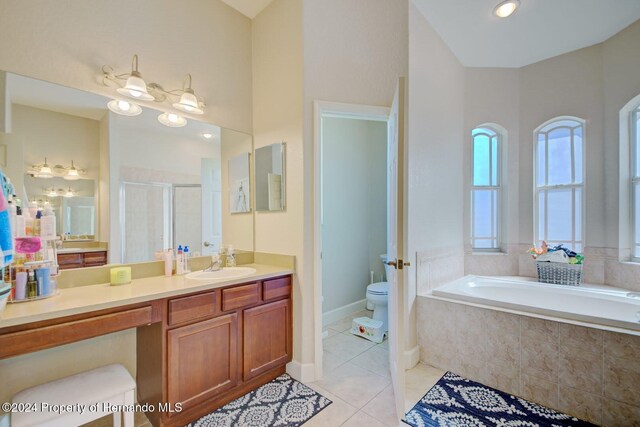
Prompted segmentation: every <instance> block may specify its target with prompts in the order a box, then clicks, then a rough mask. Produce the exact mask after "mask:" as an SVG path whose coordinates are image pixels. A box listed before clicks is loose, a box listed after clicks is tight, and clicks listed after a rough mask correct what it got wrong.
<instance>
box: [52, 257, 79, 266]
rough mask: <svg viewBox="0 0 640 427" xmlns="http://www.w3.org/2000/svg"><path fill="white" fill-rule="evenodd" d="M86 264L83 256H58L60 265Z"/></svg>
mask: <svg viewBox="0 0 640 427" xmlns="http://www.w3.org/2000/svg"><path fill="white" fill-rule="evenodd" d="M83 262H84V260H83V258H82V254H58V264H60V265H61V266H62V265H68V264H80V266H82V263H83Z"/></svg>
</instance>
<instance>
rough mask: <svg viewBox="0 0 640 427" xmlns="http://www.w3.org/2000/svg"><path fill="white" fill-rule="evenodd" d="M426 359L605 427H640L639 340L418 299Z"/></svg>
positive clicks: (422, 356) (420, 340)
mask: <svg viewBox="0 0 640 427" xmlns="http://www.w3.org/2000/svg"><path fill="white" fill-rule="evenodd" d="M417 316H418V325H419V327H418V343H419V346H420V360H421V361H422V362H423V363H426V364H429V365H432V366H434V367H436V368H439V369H443V370H451V371H453V372H456V373H458V374H460V375H463V376H466V377H468V378H470V379H472V380H475V381H478V382H481V383H484V384H486V385H488V386H491V387H494V388H498V389H500V390H503V391H505V392H507V393H511V394H515V395H518V396H521V397H524V398H525V399H529V400H532V401H534V402H537V403H540V404H542V405H546V406H549V407H551V408H554V409H557V410H559V411H563V412H566V413H569V414H572V415H575V416H576V417H579V418H582V419H585V420H587V421H590V422H593V423H596V424H601V425H604V426H625V427H627V426H632V425H634V426H635V425H638V426H640V337H639V336H633V335H627V334H622V333H616V332H609V331H602V330H598V329H593V328H588V327H583V326H576V325H571V324H567V323H561V322H555V321H550V320H543V319H538V318H533V317H528V316H524V315H518V314H512V313H507V312H503V311H498V310H492V309H486V308H480V307H475V306H471V305H466V304H459V303H452V302H447V301H442V300H438V299H434V298H432V297H429V296H419V297H418V302H417Z"/></svg>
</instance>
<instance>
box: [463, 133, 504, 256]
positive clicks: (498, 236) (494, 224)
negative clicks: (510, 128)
mask: <svg viewBox="0 0 640 427" xmlns="http://www.w3.org/2000/svg"><path fill="white" fill-rule="evenodd" d="M478 129H482V130H483V131H484V130H489V131H491V132H493V135H491V134H488V133H486V132H482V133H481V134H482V135H486V136H488V137H489V181H490V185H474V177H475V148H476V146H475V138H476V136H478V134H476V135H474V134H473V132H474V131H476V130H478ZM494 137H495V138H496V151H497V153H496V156H495V158H496V161H497V165H496V185H491V176H492V166H493V155H492V151H493V150H492V147H491V145H492V144H491V140H492V138H494ZM502 144H503V135H502V132H501V131H500V130H498V129H496V127H494V126H492V125H490V124H484V125H478V126H475V127H473V129H471V186H470V187H471V190H470V210H469V211H470V222H471V225H470V231H471V233H470V234H471V235H470V236H469V239H470V241H471V250H472V251H473V252H502V162H503V161H502ZM476 190H490V191H491V192H492V193H491V208H492V209H493V207H494V206H495V208H496V215H495V217H496V218H495V221H494V218H493V215H491V236H481V237H478V236H476V235H475V230H474V217H475V202H474V194H475V191H476ZM494 192H495V197H496V199H497V200H495V203H494V199H493V197H494ZM492 214H493V211H492ZM477 240H491V241H493V240H495V241H496V245H495V246H494V247H490V248H477V247H475V242H476V241H477Z"/></svg>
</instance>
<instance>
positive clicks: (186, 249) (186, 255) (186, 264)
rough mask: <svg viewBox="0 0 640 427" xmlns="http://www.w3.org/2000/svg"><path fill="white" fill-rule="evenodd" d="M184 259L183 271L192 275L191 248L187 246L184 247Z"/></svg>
mask: <svg viewBox="0 0 640 427" xmlns="http://www.w3.org/2000/svg"><path fill="white" fill-rule="evenodd" d="M182 259H183V261H184V265H183V266H182V271H184V272H185V273H191V270H189V246H187V245H184V252H183V257H182Z"/></svg>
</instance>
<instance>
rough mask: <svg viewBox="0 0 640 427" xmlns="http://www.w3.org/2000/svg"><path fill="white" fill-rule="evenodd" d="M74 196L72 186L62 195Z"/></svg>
mask: <svg viewBox="0 0 640 427" xmlns="http://www.w3.org/2000/svg"><path fill="white" fill-rule="evenodd" d="M73 196H74V194H73V191H72V190H71V187H69V189H68V190H67V192H66V193H64V194H63V195H62V197H73Z"/></svg>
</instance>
